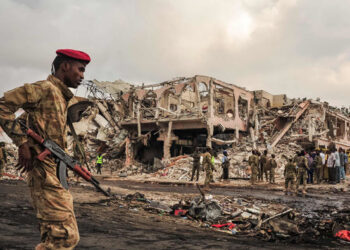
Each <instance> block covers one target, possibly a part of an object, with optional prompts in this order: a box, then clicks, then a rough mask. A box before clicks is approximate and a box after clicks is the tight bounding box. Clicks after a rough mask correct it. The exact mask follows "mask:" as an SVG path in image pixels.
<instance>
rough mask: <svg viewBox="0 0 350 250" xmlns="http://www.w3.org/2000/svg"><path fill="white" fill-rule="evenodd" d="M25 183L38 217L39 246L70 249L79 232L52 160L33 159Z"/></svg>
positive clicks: (69, 197)
mask: <svg viewBox="0 0 350 250" xmlns="http://www.w3.org/2000/svg"><path fill="white" fill-rule="evenodd" d="M34 166H35V167H34V169H33V170H32V171H31V172H29V174H28V185H29V188H30V193H31V197H32V203H33V207H34V209H35V211H36V217H37V218H38V220H39V228H40V234H41V244H40V245H41V246H43V247H45V249H73V248H74V246H76V245H77V244H78V242H79V231H78V226H77V222H76V219H75V215H74V211H73V197H72V195H71V194H70V192H69V191H68V190H66V189H64V188H63V187H62V185H61V183H60V182H59V180H58V178H57V176H56V163H55V162H54V161H53V160H51V162H50V163H44V162H40V161H38V160H35V161H34Z"/></svg>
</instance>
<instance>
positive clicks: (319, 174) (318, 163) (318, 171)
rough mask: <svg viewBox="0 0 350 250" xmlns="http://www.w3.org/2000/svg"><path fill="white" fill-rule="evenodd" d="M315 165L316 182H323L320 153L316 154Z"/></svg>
mask: <svg viewBox="0 0 350 250" xmlns="http://www.w3.org/2000/svg"><path fill="white" fill-rule="evenodd" d="M314 162H315V166H316V175H315V178H316V182H317V184H319V183H321V180H322V177H323V168H322V167H323V166H322V158H321V156H319V155H316V157H315V160H314Z"/></svg>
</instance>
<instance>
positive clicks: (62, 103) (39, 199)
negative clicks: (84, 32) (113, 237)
mask: <svg viewBox="0 0 350 250" xmlns="http://www.w3.org/2000/svg"><path fill="white" fill-rule="evenodd" d="M72 97H73V94H72V92H71V91H70V90H69V88H68V87H67V86H66V85H65V84H64V83H63V82H61V81H60V80H59V79H58V78H56V77H55V76H52V75H50V76H49V77H48V78H47V80H45V81H39V82H36V83H33V84H25V85H24V86H22V87H19V88H16V89H13V90H11V91H8V92H6V93H5V94H4V97H2V98H0V125H1V127H2V128H3V129H4V131H5V132H6V134H8V135H9V136H10V137H11V139H12V140H13V142H14V143H15V144H16V145H17V146H20V145H21V144H23V143H25V142H28V144H29V146H30V148H31V151H32V157H33V159H35V156H36V155H37V154H38V153H40V152H41V151H42V149H41V147H40V146H39V145H38V144H37V143H36V142H34V141H33V140H32V139H31V138H28V137H27V136H26V135H25V134H23V132H22V130H21V128H20V126H19V124H17V123H15V124H14V120H15V114H14V113H15V112H16V111H17V110H18V109H19V108H23V109H24V110H25V111H26V114H27V115H26V122H27V125H28V126H29V127H30V128H32V129H33V130H34V131H35V132H36V133H38V134H39V135H40V136H42V137H43V138H44V139H45V138H50V139H51V140H53V141H54V142H55V143H57V144H58V145H59V146H61V147H62V148H64V149H67V138H66V134H67V126H66V122H67V109H68V106H69V105H70V104H73V103H72V101H73V99H72ZM34 164H35V165H34V166H35V167H34V169H33V170H32V171H31V172H29V173H28V182H29V187H30V190H31V196H32V200H33V206H34V208H35V210H36V215H37V218H38V219H39V221H40V233H41V235H42V243H41V244H40V245H41V246H42V247H44V248H45V249H72V248H74V246H75V245H77V244H78V241H79V232H78V227H77V223H76V220H75V215H74V212H73V200H72V196H71V194H70V193H69V191H67V190H65V189H64V188H63V187H62V185H61V184H60V182H59V180H58V179H57V177H56V168H57V166H56V163H55V162H54V161H53V159H51V158H49V157H48V158H46V159H45V161H44V162H36V161H34Z"/></svg>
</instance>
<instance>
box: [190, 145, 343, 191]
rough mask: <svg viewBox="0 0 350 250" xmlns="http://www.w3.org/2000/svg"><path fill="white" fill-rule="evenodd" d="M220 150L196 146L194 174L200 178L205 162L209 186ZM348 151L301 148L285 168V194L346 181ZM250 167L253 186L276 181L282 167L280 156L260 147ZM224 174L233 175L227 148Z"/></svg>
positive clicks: (253, 153) (250, 158)
mask: <svg viewBox="0 0 350 250" xmlns="http://www.w3.org/2000/svg"><path fill="white" fill-rule="evenodd" d="M215 157H216V152H215V151H214V150H213V149H211V148H209V147H207V148H206V149H205V153H204V154H201V152H200V150H199V148H196V149H195V151H194V153H193V168H192V177H191V181H193V179H194V177H196V181H198V179H199V171H200V169H201V167H200V166H201V165H202V166H203V170H204V171H205V181H204V186H205V187H209V184H210V183H211V182H214V179H213V171H216V169H215ZM348 157H349V156H348V154H347V153H346V152H345V150H343V149H342V148H339V149H338V150H337V149H336V148H335V147H330V148H329V149H328V151H326V153H324V152H323V151H322V150H320V149H317V150H312V151H308V152H307V151H304V150H302V151H300V152H297V153H296V155H295V156H294V157H292V158H289V159H288V162H287V164H286V165H285V169H284V177H285V193H286V194H287V195H294V194H296V193H297V192H298V190H299V186H302V188H301V190H300V191H301V193H302V194H303V195H305V194H306V185H307V184H314V183H315V184H320V183H323V182H324V183H330V184H336V183H340V182H344V181H345V173H346V166H347V163H348ZM248 164H249V166H250V172H251V173H250V181H251V184H252V185H255V184H256V183H257V182H263V181H264V179H265V181H266V182H268V183H271V184H274V183H276V180H275V170H276V169H277V167H278V163H277V161H276V156H275V155H274V154H271V155H268V151H267V150H264V152H263V153H260V152H259V151H258V150H255V149H254V150H252V154H251V155H250V156H249V158H248ZM221 166H222V176H221V179H223V180H227V179H228V178H229V166H230V161H229V158H228V154H227V152H226V151H223V156H222V158H221Z"/></svg>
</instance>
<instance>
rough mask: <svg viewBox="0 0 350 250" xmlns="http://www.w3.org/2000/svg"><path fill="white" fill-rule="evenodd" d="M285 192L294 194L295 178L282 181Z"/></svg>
mask: <svg viewBox="0 0 350 250" xmlns="http://www.w3.org/2000/svg"><path fill="white" fill-rule="evenodd" d="M284 184H285V188H286V192H289V191H292V192H295V177H287V178H286V179H285V181H284Z"/></svg>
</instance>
